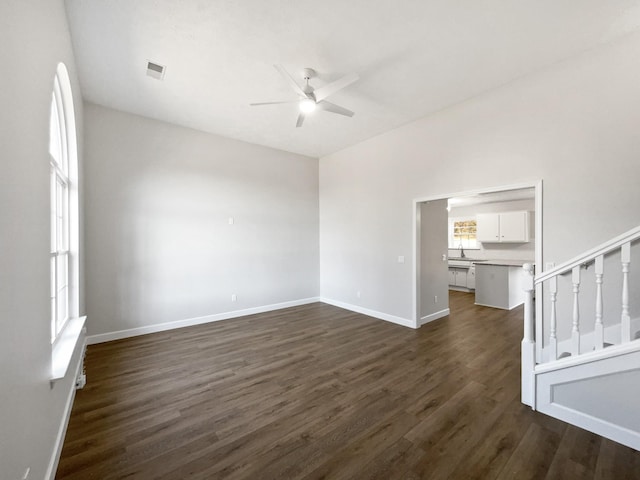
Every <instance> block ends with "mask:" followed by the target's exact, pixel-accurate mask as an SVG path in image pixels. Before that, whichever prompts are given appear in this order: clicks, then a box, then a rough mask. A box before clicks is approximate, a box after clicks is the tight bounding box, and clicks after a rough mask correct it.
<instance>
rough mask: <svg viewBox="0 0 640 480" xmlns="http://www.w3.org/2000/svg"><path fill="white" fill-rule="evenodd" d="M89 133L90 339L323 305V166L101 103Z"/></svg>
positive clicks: (91, 113)
mask: <svg viewBox="0 0 640 480" xmlns="http://www.w3.org/2000/svg"><path fill="white" fill-rule="evenodd" d="M85 130H86V162H85V186H86V192H87V193H86V203H85V209H86V217H87V222H86V251H87V265H86V269H87V279H88V280H87V311H88V313H89V315H88V330H89V335H96V334H104V333H110V332H116V331H121V330H129V332H127V334H131V333H136V332H135V331H130V330H131V329H140V328H142V327H149V326H151V325H158V324H165V323H166V322H175V321H181V320H188V319H193V318H198V317H202V316H210V315H217V314H224V313H229V312H235V311H242V310H245V309H249V308H255V307H263V306H269V305H274V304H281V303H283V302H293V301H300V300H305V299H309V298H317V297H318V294H319V286H318V283H319V258H318V255H319V253H318V248H319V247H318V241H319V240H318V160H317V159H313V158H309V157H303V156H301V155H296V154H292V153H286V152H282V151H279V150H274V149H269V148H265V147H260V146H256V145H251V144H248V143H243V142H240V141H235V140H230V139H226V138H222V137H219V136H215V135H211V134H207V133H203V132H198V131H195V130H190V129H187V128H182V127H177V126H174V125H170V124H167V123H162V122H159V121H155V120H150V119H146V118H143V117H138V116H134V115H130V114H126V113H122V112H118V111H115V110H111V109H107V108H104V107H101V106H97V105H92V104H85ZM230 217H233V219H234V224H233V225H229V223H228V220H229V218H230ZM233 294H235V295H237V301H236V302H232V301H231V295H233ZM137 332H138V333H140V331H137Z"/></svg>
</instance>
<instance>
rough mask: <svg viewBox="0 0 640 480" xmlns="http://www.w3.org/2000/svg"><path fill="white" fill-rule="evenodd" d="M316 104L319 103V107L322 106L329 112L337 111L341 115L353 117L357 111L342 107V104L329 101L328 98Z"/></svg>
mask: <svg viewBox="0 0 640 480" xmlns="http://www.w3.org/2000/svg"><path fill="white" fill-rule="evenodd" d="M316 105H318V108H321V109H322V110H326V111H327V112H331V113H337V114H339V115H344V116H345V117H353V116H354V115H355V113H354V112H352V111H351V110H348V109H346V108H344V107H341V106H340V105H336V104H335V103H331V102H327V101H326V100H322V101H321V102H318V103H317V104H316Z"/></svg>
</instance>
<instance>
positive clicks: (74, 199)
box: [49, 63, 78, 342]
mask: <svg viewBox="0 0 640 480" xmlns="http://www.w3.org/2000/svg"><path fill="white" fill-rule="evenodd" d="M49 161H50V172H51V175H50V179H51V341H52V342H54V341H55V340H56V339H57V338H58V336H59V335H60V333H61V332H62V331H63V329H64V327H65V325H66V324H67V322H68V320H69V319H70V318H74V317H77V316H78V292H77V282H78V259H77V254H78V185H77V178H78V174H77V172H78V167H77V147H76V131H75V118H74V112H73V99H72V96H71V85H70V83H69V75H68V73H67V69H66V67H65V66H64V65H63V64H62V63H60V64H58V68H57V71H56V75H55V78H54V81H53V93H52V94H51V116H50V121H49Z"/></svg>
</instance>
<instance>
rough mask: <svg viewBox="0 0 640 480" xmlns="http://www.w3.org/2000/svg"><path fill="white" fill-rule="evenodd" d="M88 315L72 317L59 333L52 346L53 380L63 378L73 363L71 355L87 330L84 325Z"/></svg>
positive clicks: (51, 378)
mask: <svg viewBox="0 0 640 480" xmlns="http://www.w3.org/2000/svg"><path fill="white" fill-rule="evenodd" d="M86 320H87V317H86V316H85V317H78V318H72V319H70V320H69V321H67V323H66V325H65V326H64V328H63V329H62V331H61V332H60V334H59V335H58V338H57V339H56V341H55V342H54V343H53V345H52V346H51V377H50V380H51V381H56V380H60V379H63V378H64V377H65V376H66V375H67V370H68V369H69V365H70V364H71V357H73V352H75V351H76V347H77V346H78V340H80V336H81V335H82V333H83V332H84V331H85V330H84V326H85V322H86Z"/></svg>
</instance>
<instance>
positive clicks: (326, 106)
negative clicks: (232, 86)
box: [250, 65, 359, 127]
mask: <svg viewBox="0 0 640 480" xmlns="http://www.w3.org/2000/svg"><path fill="white" fill-rule="evenodd" d="M274 67H275V69H276V70H278V72H280V74H281V75H282V76H283V77H284V79H285V80H287V82H288V83H289V85H290V86H291V88H292V89H293V91H294V92H296V94H297V95H298V96H299V97H300V98H299V99H298V100H294V101H290V100H285V101H280V102H260V103H251V104H250V105H251V106H252V107H255V106H260V105H276V104H281V103H295V102H297V103H298V107H299V108H300V114H299V115H298V121H297V122H296V127H301V126H302V124H303V122H304V119H305V115H306V114H309V113H312V112H313V111H315V110H316V108H318V109H320V110H324V111H327V112H330V113H337V114H338V115H344V116H345V117H353V115H354V112H352V111H351V110H348V109H346V108H344V107H341V106H340V105H336V104H334V103H330V102H327V101H326V100H325V98H327V97H328V96H330V95H333V94H334V93H336V92H337V91H339V90H342V89H343V88H345V87H347V86H349V85H351V84H352V83H354V82H355V81H357V80H358V78H359V77H358V75H357V74H355V73H351V74H349V75H345V76H344V77H342V78H340V79H338V80H336V81H335V82H331V83H329V84H327V85H325V86H323V87H320V88H318V89H317V90H316V89H315V88H313V87H312V86H311V85H309V80H310V79H312V78H314V77H315V76H316V72H315V70H313V69H312V68H304V69H303V70H302V78H303V79H304V81H305V84H304V86H302V87H301V86H300V85H298V82H296V81H295V79H294V78H293V77H292V76H291V75H290V74H289V72H287V71H286V70H285V68H284V67H283V66H282V65H274Z"/></svg>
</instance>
